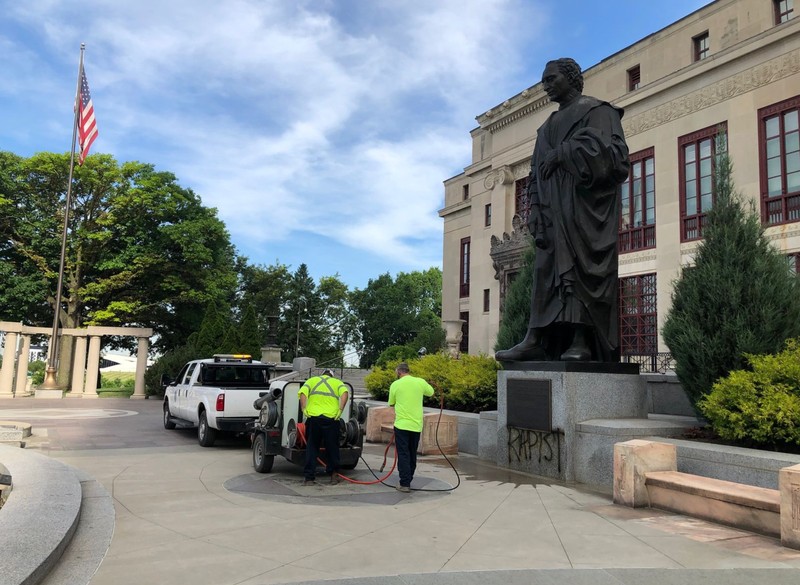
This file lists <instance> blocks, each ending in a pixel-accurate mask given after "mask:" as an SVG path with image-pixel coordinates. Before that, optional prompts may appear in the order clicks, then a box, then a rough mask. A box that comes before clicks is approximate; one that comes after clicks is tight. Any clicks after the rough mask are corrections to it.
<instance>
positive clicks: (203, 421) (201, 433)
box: [197, 410, 217, 447]
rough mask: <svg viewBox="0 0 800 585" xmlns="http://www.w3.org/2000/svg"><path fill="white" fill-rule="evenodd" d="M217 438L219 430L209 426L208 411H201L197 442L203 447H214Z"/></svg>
mask: <svg viewBox="0 0 800 585" xmlns="http://www.w3.org/2000/svg"><path fill="white" fill-rule="evenodd" d="M216 440H217V430H216V429H212V428H211V427H210V426H208V417H207V416H206V411H205V410H203V411H201V412H200V420H199V421H198V423H197V442H198V443H200V446H201V447H213V446H214V441H216Z"/></svg>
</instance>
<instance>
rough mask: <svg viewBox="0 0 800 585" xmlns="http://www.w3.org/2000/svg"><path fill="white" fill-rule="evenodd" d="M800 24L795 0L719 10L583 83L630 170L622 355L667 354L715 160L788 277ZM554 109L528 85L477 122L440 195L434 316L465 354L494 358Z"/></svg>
mask: <svg viewBox="0 0 800 585" xmlns="http://www.w3.org/2000/svg"><path fill="white" fill-rule="evenodd" d="M799 13H800V6H798V7H797V9H795V6H794V0H717V1H715V2H711V3H710V4H708V5H706V6H704V7H703V8H701V9H699V10H697V11H696V12H694V13H692V14H690V15H688V16H686V17H685V18H683V19H681V20H679V21H677V22H675V23H673V24H671V25H669V26H667V27H666V28H664V29H662V30H660V31H658V32H656V33H654V34H652V35H650V36H648V37H645V38H643V39H642V40H640V41H638V42H636V43H634V44H633V45H631V46H629V47H627V48H625V49H623V50H622V51H620V52H618V53H616V54H614V55H611V56H609V57H608V58H606V59H604V60H603V61H601V62H600V63H599V64H597V65H595V66H593V67H591V68H588V69H586V70H585V71H584V79H585V88H584V93H585V94H586V95H592V96H595V97H597V98H600V99H604V100H607V101H610V102H612V103H613V104H615V105H618V106H620V107H622V108H624V109H625V116H624V118H623V120H622V122H623V127H624V129H625V137H626V140H627V142H628V147H629V149H630V153H631V163H632V164H631V174H630V176H629V179H628V182H627V183H626V184H625V185H624V186H623V195H622V199H623V200H622V216H623V217H621V218H620V244H619V245H620V258H619V276H620V285H619V288H620V315H621V322H620V333H621V345H622V351H623V354H629V355H634V354H639V355H641V354H645V355H647V354H654V353H657V352H667V351H669V350H668V348H666V347H665V346H664V343H663V340H662V338H661V335H660V331H661V327H662V325H663V322H664V319H665V317H666V314H667V311H668V309H669V306H670V300H671V292H672V283H673V282H674V280H675V279H676V278H677V277H678V275H679V271H680V268H681V266H683V265H686V264H688V263H691V261H692V256H693V253H694V251H695V250H696V248H697V246H698V244H699V243H700V241H701V239H702V229H703V224H704V221H705V216H706V212H707V211H708V209H709V207H710V206H711V204H712V203H713V197H714V194H713V189H712V182H711V173H712V169H713V161H714V157H715V155H716V153H717V152H718V151H720V150H721V149H724V148H727V150H728V152H729V154H730V156H731V158H732V160H733V163H734V180H735V182H736V185H737V188H738V190H739V191H740V192H741V193H742V194H744V195H745V196H746V198H748V199H750V200H752V201H753V202H754V203H755V204H756V206H757V207H756V208H757V209H760V212H761V217H762V221H763V223H764V225H765V226H766V232H767V235H768V236H769V238H771V239H772V241H773V242H774V245H775V246H776V247H777V248H779V249H780V250H781V251H782V252H783V253H785V254H786V255H787V262H789V263H790V264H791V265H793V266H794V267H795V269H796V267H797V266H796V264H797V262H798V258H800V146H798V140H799V139H800V131H798V117H799V116H800V18H797V16H798V14H799ZM561 56H562V55H554V56H553V57H554V58H555V57H561ZM582 65H584V66H585V64H582ZM554 109H555V105H553V104H551V103H550V102H549V101H548V98H547V96H546V94H545V93H544V91H543V90H542V87H541V84H540V83H537V84H535V85H533V86H531V87H529V88H527V89H525V90H523V91H522V92H521V93H519V94H517V95H515V96H512V97H510V98H508V99H507V100H505V101H504V102H502V103H501V104H498V105H497V106H496V107H494V108H492V109H491V110H489V111H487V112H484V113H483V114H481V115H479V116H478V117H477V121H478V124H479V125H478V127H477V128H475V129H474V130H473V131H472V132H471V138H472V161H471V163H470V165H469V166H468V167H466V168H465V170H464V172H463V173H461V174H459V175H457V176H455V177H452V178H450V179H448V180H446V181H445V183H444V185H445V205H444V208H443V209H441V210H440V212H439V215H440V217H442V219H443V220H444V257H443V291H442V317H443V319H444V320H454V319H462V320H463V321H464V322H465V323H464V330H465V335H464V340H466V341H463V342H462V343H464V345H465V347H463V348H462V349H463V350H464V351H468V352H469V353H479V352H485V353H493V351H494V342H495V339H496V337H497V332H498V329H499V324H500V318H501V311H502V306H503V299H504V295H505V292H506V290H507V287H508V285H509V283H510V282H511V280H512V279H513V277H514V276H515V274H516V273H517V271H518V270H519V265H520V261H521V258H520V255H521V251H522V250H524V248H525V246H526V245H528V244H527V242H528V238H529V236H528V234H527V233H526V232H527V229H526V227H525V222H524V218H525V216H526V213H527V202H526V201H525V200H524V197H523V196H522V194H523V193H524V186H525V182H526V180H527V175H528V172H529V167H530V156H531V153H532V151H533V146H534V142H535V137H536V130H537V128H539V126H541V125H542V123H543V122H544V121H545V119H546V118H547V117H548V116H549V115H550V113H551V112H552V111H554Z"/></svg>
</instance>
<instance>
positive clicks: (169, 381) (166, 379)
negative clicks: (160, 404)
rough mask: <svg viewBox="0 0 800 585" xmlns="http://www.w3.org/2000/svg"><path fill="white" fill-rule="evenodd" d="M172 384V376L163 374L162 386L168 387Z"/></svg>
mask: <svg viewBox="0 0 800 585" xmlns="http://www.w3.org/2000/svg"><path fill="white" fill-rule="evenodd" d="M170 384H172V378H170V377H169V376H168V375H167V374H161V387H162V388H166V387H167V386H169V385H170Z"/></svg>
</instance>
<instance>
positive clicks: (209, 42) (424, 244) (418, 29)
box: [0, 0, 538, 272]
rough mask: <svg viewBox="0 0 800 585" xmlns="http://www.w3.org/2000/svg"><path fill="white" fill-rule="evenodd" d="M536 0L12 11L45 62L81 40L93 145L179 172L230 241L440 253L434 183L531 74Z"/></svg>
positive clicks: (242, 2) (464, 159) (99, 5)
mask: <svg viewBox="0 0 800 585" xmlns="http://www.w3.org/2000/svg"><path fill="white" fill-rule="evenodd" d="M537 4H538V3H537V2H530V1H527V2H526V1H524V0H441V1H439V2H436V3H430V4H429V3H424V4H420V3H415V2H407V1H402V0H394V1H385V2H380V3H374V4H369V5H367V6H364V5H361V4H359V9H362V7H363V10H361V11H360V12H359V13H357V14H352V15H349V16H348V15H346V11H345V10H344V7H345V6H346V5H349V3H346V2H345V3H341V4H338V3H337V2H335V1H332V0H331V1H329V2H325V3H323V2H312V1H310V0H309V1H305V2H277V1H272V2H264V1H259V0H236V1H229V2H224V3H223V2H212V1H210V0H173V1H170V2H163V1H161V2H156V1H155V0H140V1H138V2H124V3H123V2H120V3H109V2H105V1H101V0H84V1H82V2H76V1H73V0H70V1H62V2H58V1H56V0H29V1H28V2H26V3H15V4H13V5H9V7H8V8H9V11H8V12H7V14H8V15H9V16H10V18H13V19H15V20H16V21H18V22H19V23H21V24H23V25H24V26H25V27H28V28H31V29H35V30H36V34H38V35H41V38H40V39H36V42H39V41H44V48H40V49H39V51H40V57H39V59H41V60H42V61H47V60H48V59H52V55H53V54H59V55H62V58H63V60H64V63H65V64H66V65H63V64H62V66H63V67H68V61H70V60H71V56H70V58H67V57H64V56H63V52H64V47H76V48H77V46H78V45H79V43H80V42H82V41H85V42H86V43H87V57H86V59H87V74H88V76H89V82H90V84H91V87H92V92H93V96H94V101H95V108H96V111H97V117H98V124H99V127H100V139H99V140H98V141H97V143H96V146H95V148H96V149H98V150H101V151H104V152H112V153H114V154H116V156H117V157H118V158H120V159H123V160H126V159H131V158H137V159H139V160H142V161H145V162H153V163H154V164H156V166H157V167H158V168H160V169H165V170H170V171H173V172H174V173H175V174H176V175H177V176H178V178H179V179H180V180H181V182H182V183H184V184H186V185H188V186H191V187H193V188H194V189H195V190H196V191H197V192H198V194H200V195H201V196H202V198H203V200H204V202H205V203H206V204H207V205H211V206H215V207H218V208H219V212H220V215H221V217H222V218H223V219H224V220H225V221H226V223H227V225H228V229H229V231H230V232H231V233H232V236H233V239H234V242H236V241H237V240H239V241H245V240H246V241H248V242H271V243H272V244H273V246H272V249H273V250H274V249H275V246H278V247H279V246H280V245H297V244H296V243H294V242H297V241H298V240H297V238H294V239H292V235H293V234H294V235H296V234H297V233H302V232H304V231H311V232H315V233H319V234H323V235H327V236H328V237H331V238H334V239H336V240H338V241H339V242H341V243H343V244H345V245H347V246H349V247H351V248H353V249H355V250H365V251H369V252H372V253H378V254H380V255H383V256H384V257H385V258H386V259H387V263H406V264H408V263H409V258H414V259H415V262H428V263H430V264H438V263H439V261H440V259H441V252H440V250H441V245H440V241H441V220H440V219H439V218H438V216H437V214H436V211H437V210H438V208H439V207H440V206H441V202H442V194H443V187H442V181H443V180H445V179H446V178H448V177H449V176H451V175H452V174H454V172H457V171H458V169H459V168H460V167H463V166H465V165H467V164H469V162H470V161H469V152H470V139H469V135H468V131H469V129H470V128H471V127H472V126H473V125H474V124H473V123H472V120H473V117H474V116H475V115H477V114H479V113H480V112H481V111H482V109H487V108H488V107H491V106H492V105H494V103H496V102H497V101H499V100H500V99H503V98H504V97H505V96H506V95H507V94H508V93H509V92H510V93H514V92H516V91H519V90H521V89H522V88H523V87H524V86H525V85H527V83H526V84H524V85H523V86H519V84H518V82H512V81H511V80H510V76H509V73H508V70H511V71H519V70H521V69H522V67H523V64H524V63H523V60H524V58H525V55H522V54H518V47H519V45H520V43H521V41H520V38H521V37H522V36H530V35H534V34H535V31H536V28H537V26H538V25H536V24H535V23H534V24H533V25H531V24H530V23H531V22H534V19H531V18H530V17H531V15H532V13H533V10H534V9H535V8H536V5H537ZM326 10H327V12H326ZM342 15H345V16H346V18H345V17H343V16H342ZM337 18H338V19H339V20H337ZM359 19H361V20H359ZM365 19H368V21H364V20H365ZM522 22H527V23H528V24H525V25H523V24H522ZM2 40H3V39H0V41H2ZM20 42H21V41H19V40H18V41H17V43H20ZM31 42H33V41H31ZM19 49H20V51H25V50H27V48H25V47H19ZM76 53H77V51H76ZM504 69H505V70H504ZM26 83H31V84H34V82H33V81H30V80H29V81H28V82H26ZM35 83H37V84H40V86H41V87H46V84H47V83H48V80H47V79H45V78H41V79H39V80H37V81H36V82H35ZM512 83H516V84H517V85H513V86H512V85H509V84H512ZM512 88H513V89H512ZM68 91H69V90H66V91H65V93H68ZM323 225H324V226H330V225H334V226H342V228H343V229H333V230H332V229H321V227H320V226H323ZM289 242H293V243H292V244H289ZM432 242H435V243H436V245H435V246H432V245H431V244H432ZM271 254H274V252H271ZM278 256H280V253H278ZM271 258H272V256H271V257H270V259H269V260H271ZM251 260H253V261H261V260H263V259H259V258H251ZM342 272H343V271H342Z"/></svg>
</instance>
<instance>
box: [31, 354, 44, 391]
mask: <svg viewBox="0 0 800 585" xmlns="http://www.w3.org/2000/svg"><path fill="white" fill-rule="evenodd" d="M46 370H47V363H46V362H43V361H41V360H36V361H33V362H31V363H29V364H28V371H29V372H30V374H31V384H32V385H33V387H34V388H36V387H37V386H40V385H41V384H42V383H43V382H44V375H45V372H46Z"/></svg>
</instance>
